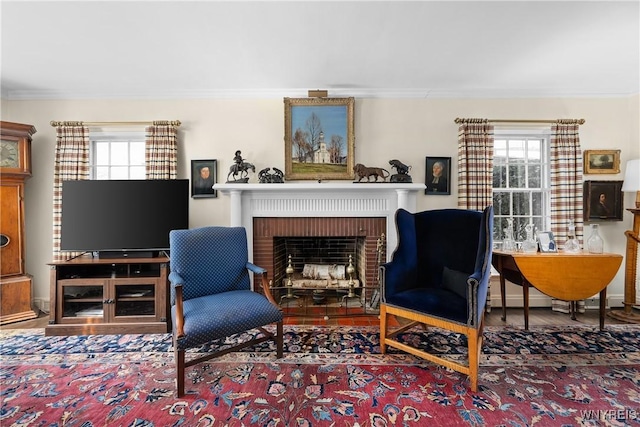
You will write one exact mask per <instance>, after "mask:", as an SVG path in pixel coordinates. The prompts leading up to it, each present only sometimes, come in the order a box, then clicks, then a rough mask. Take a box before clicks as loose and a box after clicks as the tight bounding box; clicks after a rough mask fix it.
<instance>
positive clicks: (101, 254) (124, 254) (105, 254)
mask: <svg viewBox="0 0 640 427" xmlns="http://www.w3.org/2000/svg"><path fill="white" fill-rule="evenodd" d="M158 255H159V254H158V251H98V258H100V259H130V258H157V257H158Z"/></svg>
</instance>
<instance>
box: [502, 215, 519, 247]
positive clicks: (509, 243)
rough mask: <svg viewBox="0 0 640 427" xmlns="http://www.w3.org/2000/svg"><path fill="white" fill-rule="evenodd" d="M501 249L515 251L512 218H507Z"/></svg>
mask: <svg viewBox="0 0 640 427" xmlns="http://www.w3.org/2000/svg"><path fill="white" fill-rule="evenodd" d="M502 250H503V251H505V252H515V250H516V241H515V239H514V238H513V220H512V219H511V218H507V226H506V227H505V229H504V240H502Z"/></svg>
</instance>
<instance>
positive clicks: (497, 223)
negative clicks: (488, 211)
mask: <svg viewBox="0 0 640 427" xmlns="http://www.w3.org/2000/svg"><path fill="white" fill-rule="evenodd" d="M505 228H507V218H504V217H495V218H494V221H493V234H494V237H495V238H496V240H502V239H504V235H505V232H504V229H505Z"/></svg>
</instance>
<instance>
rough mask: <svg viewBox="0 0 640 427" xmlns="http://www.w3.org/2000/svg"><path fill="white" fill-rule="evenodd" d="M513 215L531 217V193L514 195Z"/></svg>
mask: <svg viewBox="0 0 640 427" xmlns="http://www.w3.org/2000/svg"><path fill="white" fill-rule="evenodd" d="M513 214H514V215H529V193H513Z"/></svg>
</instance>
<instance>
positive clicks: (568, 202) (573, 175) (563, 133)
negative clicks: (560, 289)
mask: <svg viewBox="0 0 640 427" xmlns="http://www.w3.org/2000/svg"><path fill="white" fill-rule="evenodd" d="M578 128H579V125H578V123H577V121H576V120H558V121H557V123H556V124H554V125H553V126H552V127H551V147H550V148H551V153H550V159H549V162H550V168H551V231H552V232H553V235H554V237H555V239H556V242H557V243H558V246H559V247H561V248H562V247H564V243H565V242H566V241H567V227H568V225H569V221H570V220H573V222H574V224H575V225H576V238H577V239H578V241H579V242H580V244H581V245H582V241H583V220H582V209H583V206H582V150H581V148H580V136H579V131H578ZM551 307H552V309H553V310H556V311H562V312H565V313H567V312H569V302H567V301H560V300H555V299H554V300H552V305H551ZM578 310H579V311H580V312H583V311H584V301H579V302H578Z"/></svg>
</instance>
